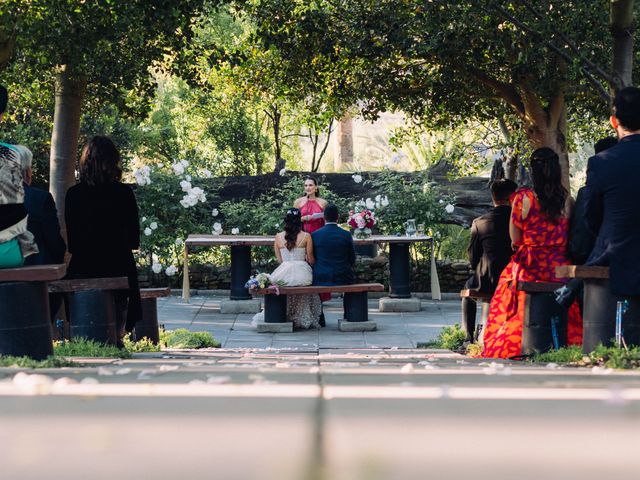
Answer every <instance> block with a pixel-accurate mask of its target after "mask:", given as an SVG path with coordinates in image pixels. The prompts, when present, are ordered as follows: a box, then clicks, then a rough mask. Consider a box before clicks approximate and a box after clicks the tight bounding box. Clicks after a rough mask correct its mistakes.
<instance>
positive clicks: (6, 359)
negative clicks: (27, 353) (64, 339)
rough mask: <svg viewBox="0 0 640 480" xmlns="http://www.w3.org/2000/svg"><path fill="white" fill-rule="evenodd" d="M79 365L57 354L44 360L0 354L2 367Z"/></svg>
mask: <svg viewBox="0 0 640 480" xmlns="http://www.w3.org/2000/svg"><path fill="white" fill-rule="evenodd" d="M71 366H76V367H77V366H78V364H77V363H74V362H72V361H70V360H67V359H66V358H64V357H59V356H56V355H53V356H49V357H47V358H45V359H44V360H34V359H33V358H31V357H12V356H10V355H6V356H0V367H13V368H60V367H71Z"/></svg>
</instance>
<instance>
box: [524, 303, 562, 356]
mask: <svg viewBox="0 0 640 480" xmlns="http://www.w3.org/2000/svg"><path fill="white" fill-rule="evenodd" d="M567 314H568V312H567V310H566V309H565V308H564V307H562V306H561V305H559V304H558V303H557V302H556V300H555V296H554V294H553V293H546V292H545V293H537V292H536V293H533V292H527V294H526V295H525V311H524V322H523V326H522V355H531V354H534V353H540V352H547V351H549V350H553V348H554V343H553V329H552V322H553V319H555V320H556V332H557V336H558V344H559V347H560V348H562V347H565V346H566V345H567V316H568V315H567Z"/></svg>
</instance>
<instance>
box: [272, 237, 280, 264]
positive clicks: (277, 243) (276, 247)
mask: <svg viewBox="0 0 640 480" xmlns="http://www.w3.org/2000/svg"><path fill="white" fill-rule="evenodd" d="M280 248H281V245H280V235H279V234H278V235H276V240H275V242H273V250H274V251H275V252H276V258H277V259H278V263H282V255H281V254H280Z"/></svg>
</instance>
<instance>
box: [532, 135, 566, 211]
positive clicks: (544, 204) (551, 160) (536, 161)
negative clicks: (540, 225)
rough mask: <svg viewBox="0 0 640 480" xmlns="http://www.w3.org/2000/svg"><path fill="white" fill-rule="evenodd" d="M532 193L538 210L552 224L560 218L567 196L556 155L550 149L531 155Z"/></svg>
mask: <svg viewBox="0 0 640 480" xmlns="http://www.w3.org/2000/svg"><path fill="white" fill-rule="evenodd" d="M531 180H532V181H533V191H534V192H536V196H537V197H538V201H539V202H540V210H542V213H544V214H545V215H546V216H547V218H548V219H549V220H551V221H553V222H554V223H557V222H558V219H559V218H560V217H561V216H562V212H563V210H564V204H565V201H566V199H567V195H568V194H569V193H568V192H567V190H566V188H564V187H563V186H562V171H561V169H560V160H559V158H558V154H557V153H556V152H554V151H553V150H551V149H550V148H547V147H543V148H538V149H537V150H535V151H534V152H533V154H532V155H531Z"/></svg>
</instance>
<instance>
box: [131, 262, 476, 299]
mask: <svg viewBox="0 0 640 480" xmlns="http://www.w3.org/2000/svg"><path fill="white" fill-rule="evenodd" d="M388 264H389V260H388V259H387V257H386V256H383V255H380V256H377V257H374V258H371V257H358V260H357V262H356V266H355V270H356V277H357V281H358V282H359V283H382V284H384V285H385V286H386V287H387V288H388V286H389V265H388ZM436 265H437V269H438V279H439V280H440V290H441V291H442V292H459V291H460V290H462V288H463V286H464V283H465V282H466V280H467V278H468V277H469V275H471V268H470V265H469V263H468V262H465V261H450V260H445V261H437V262H436ZM275 267H276V264H275V263H273V264H268V265H254V271H260V272H270V271H272V270H274V269H275ZM429 270H430V269H429V265H428V264H425V265H423V266H422V268H420V266H416V265H415V264H413V265H412V272H411V291H413V292H430V291H431V276H430V271H429ZM139 278H140V286H141V287H142V288H145V287H163V286H167V285H169V286H171V287H173V288H181V287H182V278H181V277H179V276H175V277H172V278H168V277H166V276H165V275H164V274H163V273H162V274H158V275H156V274H154V273H152V272H150V271H149V272H148V271H147V269H146V268H145V269H141V270H140V273H139ZM189 279H190V282H191V288H193V289H200V290H217V289H222V290H227V289H229V283H230V282H231V270H230V268H229V266H222V267H218V266H215V265H191V266H190V267H189Z"/></svg>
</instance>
